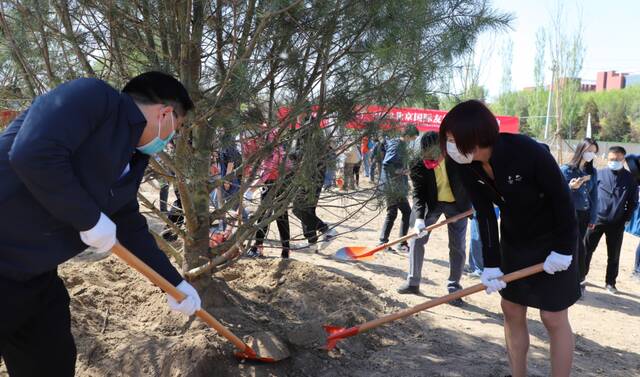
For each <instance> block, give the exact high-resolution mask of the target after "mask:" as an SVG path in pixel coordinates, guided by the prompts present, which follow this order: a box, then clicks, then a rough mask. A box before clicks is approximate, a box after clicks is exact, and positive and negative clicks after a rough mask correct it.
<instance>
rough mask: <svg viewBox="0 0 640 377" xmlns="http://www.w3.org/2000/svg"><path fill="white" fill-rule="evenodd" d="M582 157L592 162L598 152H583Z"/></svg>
mask: <svg viewBox="0 0 640 377" xmlns="http://www.w3.org/2000/svg"><path fill="white" fill-rule="evenodd" d="M582 158H583V159H584V160H585V161H587V162H591V161H593V159H594V158H596V154H595V153H593V152H584V153H583V154H582Z"/></svg>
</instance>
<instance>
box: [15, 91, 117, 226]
mask: <svg viewBox="0 0 640 377" xmlns="http://www.w3.org/2000/svg"><path fill="white" fill-rule="evenodd" d="M108 89H110V88H109V87H108V86H107V85H106V84H105V83H103V82H101V81H99V80H95V79H80V80H75V81H72V82H69V83H67V84H63V85H61V86H59V87H57V88H56V89H54V90H52V91H51V92H49V93H47V94H46V95H43V96H41V97H38V98H37V99H36V100H35V101H34V102H33V104H32V105H31V107H30V109H29V113H28V114H27V116H26V117H25V119H24V121H23V122H22V127H21V128H20V131H18V134H17V135H16V138H15V140H14V142H13V145H12V147H11V150H10V151H9V160H10V163H11V166H12V168H13V169H14V171H15V172H16V174H17V175H18V176H19V177H20V180H21V181H22V182H23V183H24V184H25V186H26V187H27V188H28V189H29V191H30V192H31V193H32V194H33V196H34V197H35V198H36V200H38V202H39V203H40V204H42V206H43V207H45V208H46V209H47V210H48V211H49V212H50V213H51V214H52V215H53V216H55V217H56V218H58V219H59V220H61V221H63V222H65V223H68V224H71V225H72V226H73V227H74V228H75V229H77V230H78V231H84V230H88V229H90V228H92V227H93V226H94V225H95V224H96V223H97V222H98V218H99V217H100V210H99V208H98V206H97V204H96V203H95V201H94V200H93V198H92V197H91V196H90V195H89V193H88V192H87V191H86V190H85V189H84V187H82V185H81V184H80V182H79V181H78V179H77V177H76V175H75V173H74V172H73V168H72V165H71V156H72V155H73V154H74V152H75V151H76V150H77V149H78V148H79V146H80V145H81V144H82V142H83V141H84V140H85V139H86V138H87V137H88V136H89V135H90V134H91V133H92V132H93V131H94V130H95V129H96V127H97V126H99V124H100V123H101V120H102V119H104V118H105V116H106V112H107V109H108Z"/></svg>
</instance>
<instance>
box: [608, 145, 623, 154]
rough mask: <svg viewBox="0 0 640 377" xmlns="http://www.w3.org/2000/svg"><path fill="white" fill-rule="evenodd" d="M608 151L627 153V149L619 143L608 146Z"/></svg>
mask: <svg viewBox="0 0 640 377" xmlns="http://www.w3.org/2000/svg"><path fill="white" fill-rule="evenodd" d="M609 153H620V154H621V155H623V156H624V155H626V154H627V151H626V150H625V149H624V148H622V147H621V146H619V145H614V146H612V147H610V148H609Z"/></svg>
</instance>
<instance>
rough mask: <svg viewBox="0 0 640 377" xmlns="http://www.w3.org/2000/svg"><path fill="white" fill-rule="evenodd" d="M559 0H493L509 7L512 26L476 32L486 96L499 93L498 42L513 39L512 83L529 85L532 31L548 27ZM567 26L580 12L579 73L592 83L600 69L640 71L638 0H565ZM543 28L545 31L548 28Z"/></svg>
mask: <svg viewBox="0 0 640 377" xmlns="http://www.w3.org/2000/svg"><path fill="white" fill-rule="evenodd" d="M558 1H560V0H492V2H491V3H492V5H493V7H494V8H496V9H499V10H501V11H504V12H508V13H511V14H512V15H513V16H514V20H513V22H512V24H511V26H512V29H508V30H505V31H504V32H500V33H485V34H483V35H481V37H480V38H479V40H478V44H477V45H476V56H477V59H482V61H483V64H481V67H482V68H481V70H480V84H481V85H484V86H485V87H486V88H488V89H489V97H490V98H495V97H497V96H498V95H499V94H500V90H501V79H502V72H503V70H502V64H503V57H502V56H501V51H500V50H501V49H502V46H504V45H505V44H506V41H507V40H508V39H511V41H512V42H513V64H512V69H511V76H512V89H513V90H520V89H522V88H524V87H530V86H534V84H535V83H534V76H533V70H534V58H535V54H536V47H535V40H536V32H537V31H538V30H539V29H540V28H541V27H545V28H547V29H548V30H551V26H550V25H551V17H552V15H553V14H555V9H557V4H558ZM562 3H563V4H564V5H563V7H564V9H565V14H566V17H565V19H566V24H565V26H566V31H567V33H568V34H573V33H574V32H575V30H577V26H578V23H579V22H578V20H579V19H580V16H579V15H580V14H582V35H583V40H584V44H585V47H586V53H585V58H584V62H583V69H582V73H581V75H580V76H581V78H582V79H583V81H585V82H587V81H591V82H593V83H595V80H596V73H597V72H599V71H605V70H616V71H618V72H620V71H622V72H630V73H640V46H638V44H637V37H636V35H637V26H638V23H639V22H640V0H608V1H605V0H582V1H577V0H565V1H563V2H562ZM547 34H548V33H547ZM545 66H546V67H547V70H546V72H545V82H546V83H548V82H550V81H551V70H550V66H551V61H550V59H549V55H548V43H547V58H546V61H545Z"/></svg>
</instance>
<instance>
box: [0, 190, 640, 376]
mask: <svg viewBox="0 0 640 377" xmlns="http://www.w3.org/2000/svg"><path fill="white" fill-rule="evenodd" d="M361 179H363V180H364V179H365V178H361ZM365 187H367V185H365ZM358 195H359V197H360V198H366V195H367V194H366V193H362V194H358ZM350 203H352V201H351V200H349V199H347V198H344V197H333V198H332V199H331V200H330V201H329V202H327V201H323V202H322V204H323V207H324V208H322V209H320V210H319V214H320V216H321V217H322V218H324V219H325V220H326V221H328V222H337V221H338V220H339V219H342V218H344V217H346V216H347V211H346V210H344V209H341V207H342V206H344V205H348V204H350ZM372 207H373V206H372V205H370V206H368V207H365V208H359V207H358V206H352V207H348V211H351V212H353V213H354V217H353V218H352V219H351V220H349V221H348V222H346V223H344V224H342V225H340V226H338V227H337V230H338V231H339V232H340V233H342V234H341V235H340V237H339V238H337V239H336V240H334V241H332V242H330V243H328V244H324V248H323V249H322V250H320V253H319V254H311V253H308V252H304V251H298V252H292V258H291V259H290V260H282V259H280V258H278V255H279V250H278V249H275V248H274V249H266V254H267V257H266V258H263V259H242V260H241V261H239V262H238V263H236V264H235V265H234V266H232V267H230V268H227V269H225V270H223V271H222V272H219V273H217V274H216V275H215V279H212V280H210V283H209V286H208V289H207V290H205V291H201V295H202V297H203V302H204V306H205V308H206V309H207V310H209V311H210V312H211V313H212V314H213V315H214V316H215V317H217V318H219V319H220V321H221V322H222V323H223V324H225V325H227V326H229V328H230V329H231V330H232V331H234V332H236V333H237V334H238V335H240V336H244V335H247V334H250V333H252V332H255V331H258V330H270V331H272V332H273V333H274V334H276V335H277V336H278V337H279V338H280V339H281V340H282V341H284V342H285V343H286V345H287V346H288V347H289V350H290V351H291V354H292V356H291V358H289V359H287V360H285V361H282V362H279V363H277V364H270V365H269V364H260V363H254V362H242V363H238V362H237V361H236V360H235V359H234V357H233V347H232V346H231V345H230V344H229V343H228V342H226V341H225V340H224V339H223V338H221V337H219V336H218V335H216V334H215V333H214V332H213V331H211V330H210V329H208V328H206V326H204V325H203V324H202V323H200V322H199V321H198V320H188V319H187V318H185V317H183V316H181V315H178V314H174V313H171V312H170V311H169V310H168V308H167V307H166V304H165V298H164V295H163V294H162V293H161V292H159V291H158V290H157V289H156V288H154V287H153V286H151V285H150V284H149V283H148V282H146V281H144V280H143V279H142V278H141V277H140V276H139V275H137V274H136V273H135V272H132V271H131V270H130V269H128V268H127V267H126V266H125V265H123V264H122V263H120V262H119V261H117V260H116V259H115V257H110V258H108V259H106V260H103V261H100V262H97V263H94V264H86V263H67V264H65V265H63V266H62V267H61V274H62V275H63V277H64V279H65V282H66V284H67V287H68V288H69V291H70V294H71V296H72V316H73V331H74V335H75V338H76V342H77V346H78V352H79V354H78V363H77V375H78V376H82V377H89V376H223V377H224V376H296V377H297V376H362V377H365V376H366V377H377V376H381V377H382V376H384V377H392V376H398V377H400V376H403V377H404V376H504V375H505V374H508V365H507V361H506V355H505V349H504V340H503V332H502V325H501V324H502V315H501V313H500V308H499V301H500V300H499V296H497V295H495V294H493V295H487V294H485V293H484V292H480V293H477V294H475V295H472V296H469V297H467V298H466V299H465V305H464V306H463V307H461V308H458V307H453V306H450V305H446V304H445V305H441V306H438V307H435V308H433V309H431V310H428V311H426V312H422V313H419V314H418V315H415V316H413V317H411V318H409V319H406V320H401V321H398V322H394V323H391V324H388V325H386V326H383V327H382V328H379V329H376V330H373V331H371V332H368V333H365V334H361V335H358V336H356V337H353V338H350V339H348V340H345V341H343V342H341V343H340V344H339V348H338V349H337V350H336V351H333V352H330V353H328V352H327V351H325V350H323V349H321V346H322V345H323V344H324V341H325V335H324V333H323V330H322V328H321V325H323V324H333V325H339V326H353V325H356V324H359V323H361V322H363V321H367V320H371V319H374V318H376V317H378V316H380V315H384V314H389V313H393V312H395V311H397V310H400V309H403V308H407V307H410V306H413V305H416V304H419V303H421V302H424V301H426V300H429V299H431V298H434V297H437V296H441V295H443V294H445V293H446V289H445V284H446V278H447V274H448V249H447V233H446V230H445V229H438V230H436V231H434V232H433V234H432V237H431V240H430V241H429V244H428V245H427V255H426V257H425V258H426V262H425V265H424V269H423V282H422V286H421V289H422V296H413V295H398V294H397V293H396V292H395V290H396V288H397V287H398V286H399V285H401V284H402V283H403V281H404V279H405V277H406V271H407V269H408V258H407V255H406V254H399V253H391V252H380V253H378V254H377V257H376V258H375V259H374V260H372V261H368V262H343V261H338V260H335V259H334V258H332V256H333V254H334V252H335V251H336V250H337V249H338V248H339V247H341V246H345V245H364V246H374V245H375V244H376V243H377V239H378V233H379V230H380V228H381V226H382V221H383V219H384V217H383V215H382V214H377V212H376V211H375V210H374V209H373V208H372ZM291 218H292V233H293V234H294V235H298V237H299V235H300V233H301V231H300V229H299V223H298V222H297V219H295V217H293V216H292V217H291ZM398 226H399V220H397V221H396V229H394V231H393V233H392V235H396V234H397V227H398ZM272 228H273V229H272V230H271V232H270V234H269V237H277V235H276V234H277V232H275V225H274V226H273V227H272ZM276 244H277V243H276ZM298 244H299V245H301V244H302V242H301V241H298ZM637 244H638V239H637V238H636V237H633V236H631V235H628V234H625V239H624V244H623V249H622V256H621V262H620V275H619V280H618V281H619V283H618V288H619V289H620V291H621V293H620V294H619V295H617V296H613V295H610V294H607V293H606V291H605V290H604V289H603V285H604V273H605V266H606V250H605V245H604V241H603V242H601V245H600V246H599V248H598V250H597V251H596V254H595V255H594V259H593V264H592V271H591V272H590V275H589V277H588V281H589V286H588V291H587V295H586V298H585V299H584V300H581V301H579V302H578V303H577V304H576V305H574V306H573V307H572V308H571V310H570V317H571V322H572V325H573V328H574V331H575V333H576V352H575V362H574V369H573V370H574V372H573V375H574V376H640V283H639V282H638V281H632V280H631V279H630V277H629V276H630V273H631V267H632V264H633V257H634V252H635V248H636V245H637ZM477 283H479V280H478V279H476V278H472V277H470V276H467V275H465V276H464V277H463V280H462V284H463V285H464V286H465V287H467V286H470V285H473V284H477ZM529 328H530V332H531V348H530V353H529V366H530V372H529V375H530V376H548V375H550V368H549V353H548V340H547V335H546V332H545V330H544V327H543V326H542V323H541V322H540V318H539V314H538V312H537V311H535V310H531V311H530V312H529ZM0 369H1V368H0ZM0 375H2V376H6V373H3V372H0Z"/></svg>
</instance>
